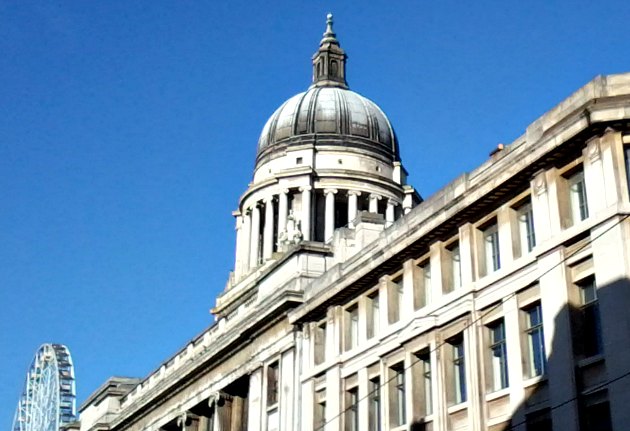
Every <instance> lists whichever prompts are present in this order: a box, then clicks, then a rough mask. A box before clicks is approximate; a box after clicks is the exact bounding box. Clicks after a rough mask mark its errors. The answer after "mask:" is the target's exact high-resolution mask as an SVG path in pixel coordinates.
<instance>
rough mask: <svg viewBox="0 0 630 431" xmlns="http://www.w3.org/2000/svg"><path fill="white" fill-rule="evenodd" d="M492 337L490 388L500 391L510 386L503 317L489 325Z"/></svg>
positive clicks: (489, 332)
mask: <svg viewBox="0 0 630 431" xmlns="http://www.w3.org/2000/svg"><path fill="white" fill-rule="evenodd" d="M488 334H489V339H490V352H489V353H490V372H491V373H492V379H491V387H490V390H492V391H498V390H501V389H504V388H507V387H508V362H507V346H506V343H505V322H504V321H503V319H501V320H498V321H496V322H492V324H490V325H488Z"/></svg>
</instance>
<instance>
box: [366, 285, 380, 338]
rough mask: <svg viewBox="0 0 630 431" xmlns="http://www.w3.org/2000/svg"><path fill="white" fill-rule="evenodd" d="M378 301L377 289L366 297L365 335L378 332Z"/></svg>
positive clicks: (370, 336)
mask: <svg viewBox="0 0 630 431" xmlns="http://www.w3.org/2000/svg"><path fill="white" fill-rule="evenodd" d="M380 318H381V316H380V303H379V297H378V290H377V291H376V292H374V293H373V294H371V295H368V297H367V337H368V338H372V337H373V336H375V335H377V334H378V331H379V326H380Z"/></svg>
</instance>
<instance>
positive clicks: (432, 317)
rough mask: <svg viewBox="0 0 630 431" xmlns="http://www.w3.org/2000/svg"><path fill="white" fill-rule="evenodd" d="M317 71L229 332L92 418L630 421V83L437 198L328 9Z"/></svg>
mask: <svg viewBox="0 0 630 431" xmlns="http://www.w3.org/2000/svg"><path fill="white" fill-rule="evenodd" d="M333 61H334V62H336V63H335V64H336V65H335V66H333V63H332V62H333ZM313 63H314V79H313V86H312V87H311V89H309V90H308V92H306V93H303V94H301V95H298V96H299V97H298V96H296V97H297V99H295V98H293V99H290V100H289V101H288V102H287V103H291V104H294V105H296V102H295V103H294V102H291V100H294V99H295V100H299V101H301V103H300V106H302V102H304V100H307V99H308V100H310V105H309V106H310V108H309V109H306V108H298V107H297V105H296V106H294V107H293V108H292V109H290V110H288V111H287V105H286V104H285V105H283V107H281V109H279V110H278V111H277V112H276V113H275V114H274V116H272V118H271V119H270V122H269V123H268V124H267V126H265V129H264V131H263V135H262V136H261V142H260V143H259V148H258V151H259V153H258V157H257V163H256V170H255V173H254V180H253V182H252V183H251V184H250V185H249V188H248V190H247V191H246V192H245V194H244V195H243V196H242V197H241V199H240V203H239V208H238V210H237V211H235V213H234V214H235V218H236V223H237V240H236V242H237V251H236V260H235V268H234V272H233V273H232V274H231V275H230V278H229V280H228V283H227V286H226V289H225V291H224V292H223V293H222V294H221V295H220V296H219V297H218V298H217V300H216V306H215V308H214V309H213V313H214V314H215V316H216V322H215V324H213V325H212V326H211V327H209V328H208V329H207V330H205V331H204V332H202V333H201V334H200V335H198V336H197V337H195V338H194V339H192V340H191V341H190V342H189V343H188V345H187V347H186V348H184V349H183V350H181V351H179V352H177V353H176V354H175V355H174V356H173V357H172V358H170V359H168V360H167V361H165V362H164V363H163V364H162V365H161V366H160V367H159V368H158V369H156V371H154V372H153V373H151V374H150V375H149V376H147V377H146V378H144V379H143V380H141V381H134V380H128V379H117V378H112V379H111V380H110V381H108V382H107V383H106V384H105V385H103V387H101V388H100V389H99V390H98V391H97V392H96V393H95V394H94V395H92V396H91V397H90V398H89V399H88V400H87V401H86V402H85V403H84V404H83V406H82V407H81V421H80V427H81V431H94V430H112V431H158V430H172V431H175V430H181V431H189V430H190V431H218V430H221V431H223V430H232V431H237V430H238V431H244V430H248V431H275V430H319V429H322V430H323V429H325V430H327V431H332V430H335V431H338V430H341V429H343V430H347V431H351V430H407V429H416V430H420V429H427V430H435V431H438V430H439V431H446V430H470V431H481V430H493V431H494V430H507V429H515V430H523V431H524V430H532V429H535V430H551V429H554V430H563V431H565V430H567V431H571V430H576V431H577V430H610V429H614V430H624V429H626V426H625V424H627V423H630V410H629V409H628V408H627V406H628V405H630V377H628V373H630V313H628V312H627V310H630V282H629V278H630V263H629V262H630V260H629V259H628V254H629V253H630V249H629V245H630V221H629V220H628V215H630V194H629V187H628V184H629V178H630V173H629V171H628V166H629V160H628V158H629V155H630V74H622V75H611V76H600V77H597V78H596V79H594V80H593V81H591V82H590V83H588V84H587V85H586V86H584V87H583V88H581V89H580V90H578V91H577V92H576V93H574V94H573V95H571V96H570V97H569V98H567V99H566V100H564V101H562V102H561V103H560V104H559V105H558V106H556V107H555V108H553V109H552V110H551V111H549V112H548V113H546V114H545V115H543V116H542V117H540V118H539V119H537V120H536V121H535V122H533V123H532V124H531V125H530V126H529V127H527V129H526V133H525V134H524V135H523V136H521V137H520V138H518V139H517V140H516V141H514V142H513V143H511V144H510V145H507V146H505V147H501V148H499V149H497V151H494V152H493V153H492V154H491V156H490V159H489V160H488V161H487V162H485V163H484V164H483V165H481V166H480V167H478V168H477V169H475V170H474V171H472V172H470V173H467V174H464V175H462V176H461V177H459V178H457V179H455V180H454V181H453V182H451V183H450V184H449V185H448V186H446V187H445V188H444V189H442V190H440V191H439V192H437V193H436V194H435V195H433V196H431V197H430V198H429V199H427V200H426V201H424V202H422V201H421V199H420V197H419V196H418V195H417V194H416V192H415V191H414V190H413V188H411V187H410V186H408V185H407V184H406V183H405V176H406V175H405V171H404V168H403V167H402V164H401V161H400V157H399V155H398V149H397V142H396V138H395V134H394V133H393V129H392V128H391V124H389V121H388V120H387V118H386V117H385V115H384V114H383V113H382V112H380V110H378V107H376V105H373V103H372V102H369V101H368V102H369V103H368V102H364V101H363V100H367V99H365V98H363V97H362V96H359V95H357V94H356V93H352V92H350V90H348V88H347V84H346V80H345V53H344V52H343V50H342V49H341V48H340V46H339V43H338V41H337V39H336V37H335V34H334V33H333V31H332V19H331V18H329V22H328V27H327V30H326V33H325V34H324V38H323V39H322V42H321V43H320V48H319V50H318V52H317V53H316V54H315V56H314V58H313ZM309 93H310V95H309ZM330 100H333V101H334V102H335V103H334V104H333V105H331V106H334V107H336V108H334V107H333V108H331V109H328V108H326V106H327V105H326V104H327V103H329V102H330ZM357 101H358V102H357ZM355 102H356V103H360V104H361V106H359V107H358V108H356V109H355V110H354V111H353V110H352V108H351V106H350V105H352V104H354V103H355ZM331 103H332V102H331ZM318 104H319V106H323V108H322V109H321V112H319V111H317V109H316V106H317V105H318ZM372 105H373V106H375V107H376V108H373V107H372ZM335 109H336V110H335ZM362 110H363V111H362ZM285 111H286V112H285ZM300 113H304V115H303V116H304V118H310V119H308V121H307V120H305V121H304V129H303V130H302V129H300V127H301V126H300V124H301V123H300V121H301V120H300V118H301V117H300ZM309 121H310V123H309ZM362 122H363V123H362ZM309 124H310V125H309ZM363 126H365V127H363ZM282 127H285V128H286V130H281V128H282ZM309 127H310V129H309ZM326 127H329V129H325V128H326ZM318 128H324V129H325V130H324V129H318ZM370 128H372V129H370ZM385 128H387V130H385ZM318 130H319V131H318ZM322 130H323V131H322ZM370 130H371V131H370ZM361 134H363V135H361ZM340 208H342V211H340ZM340 220H342V221H340Z"/></svg>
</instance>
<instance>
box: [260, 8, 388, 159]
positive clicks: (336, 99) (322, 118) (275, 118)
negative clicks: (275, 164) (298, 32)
mask: <svg viewBox="0 0 630 431" xmlns="http://www.w3.org/2000/svg"><path fill="white" fill-rule="evenodd" d="M326 23H327V26H326V32H325V33H324V35H323V36H324V37H323V39H322V40H321V42H320V43H319V49H318V51H317V52H316V53H315V55H314V56H313V83H312V85H311V86H310V87H309V89H308V90H307V91H306V92H304V93H300V94H297V95H295V96H293V97H291V98H290V99H289V100H287V101H286V102H284V103H283V104H282V105H281V106H280V107H279V108H278V109H277V110H276V112H274V113H273V115H272V116H271V117H270V118H269V120H267V123H266V124H265V127H264V128H263V131H262V133H261V135H260V138H259V139H258V154H257V157H256V164H257V165H258V164H259V163H260V162H261V161H263V160H267V159H269V158H273V157H274V156H275V155H279V154H282V153H284V152H285V151H286V149H287V147H289V146H299V145H316V146H318V147H322V146H328V147H330V146H339V147H341V146H343V147H344V148H347V149H348V150H351V149H354V150H357V151H360V152H369V153H371V154H373V155H376V156H378V157H380V158H382V159H385V160H386V161H390V162H392V161H399V160H400V156H399V153H398V141H397V139H396V135H395V133H394V129H393V128H392V125H391V123H390V122H389V120H388V119H387V117H386V116H385V114H384V113H383V111H382V110H381V109H380V108H379V107H378V106H377V105H376V104H375V103H374V102H372V101H371V100H369V99H367V98H365V97H363V96H361V95H360V94H358V93H355V92H354V91H351V90H349V89H348V84H347V82H346V59H347V56H346V53H345V52H344V50H343V49H341V47H340V46H339V41H338V40H337V38H336V35H335V33H334V32H333V30H332V15H330V14H329V15H328V18H327V21H326Z"/></svg>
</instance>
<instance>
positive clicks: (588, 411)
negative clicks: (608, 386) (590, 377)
mask: <svg viewBox="0 0 630 431" xmlns="http://www.w3.org/2000/svg"><path fill="white" fill-rule="evenodd" d="M580 422H581V427H580V429H582V430H584V431H612V430H613V427H612V421H611V418H610V404H609V402H608V392H607V391H606V390H603V391H599V392H595V393H593V394H589V395H586V396H583V397H581V399H580Z"/></svg>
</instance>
